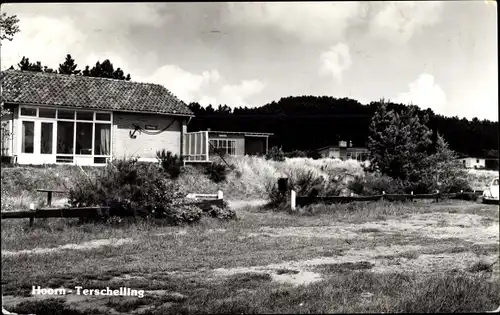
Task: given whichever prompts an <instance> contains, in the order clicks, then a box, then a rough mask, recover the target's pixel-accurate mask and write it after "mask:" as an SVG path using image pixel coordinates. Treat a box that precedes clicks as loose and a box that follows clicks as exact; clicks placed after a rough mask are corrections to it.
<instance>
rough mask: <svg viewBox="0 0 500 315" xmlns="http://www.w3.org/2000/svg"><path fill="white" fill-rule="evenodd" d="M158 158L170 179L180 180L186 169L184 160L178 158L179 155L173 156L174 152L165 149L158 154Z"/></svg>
mask: <svg viewBox="0 0 500 315" xmlns="http://www.w3.org/2000/svg"><path fill="white" fill-rule="evenodd" d="M156 158H157V159H158V162H160V165H161V167H162V169H163V170H164V171H165V172H167V173H168V174H169V175H170V178H173V179H175V178H178V177H179V176H180V175H181V173H182V171H183V167H184V160H183V158H182V157H178V156H177V154H175V155H174V154H172V152H170V151H167V152H165V149H163V150H161V151H157V152H156Z"/></svg>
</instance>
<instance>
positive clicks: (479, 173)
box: [467, 169, 499, 190]
mask: <svg viewBox="0 0 500 315" xmlns="http://www.w3.org/2000/svg"><path fill="white" fill-rule="evenodd" d="M498 174H499V172H498V171H489V170H475V169H470V170H468V171H467V180H468V181H469V184H470V185H471V186H472V188H473V189H476V190H484V189H485V188H486V187H488V185H489V184H490V183H491V181H492V180H493V179H494V178H497V177H498Z"/></svg>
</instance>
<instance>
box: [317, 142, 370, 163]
mask: <svg viewBox="0 0 500 315" xmlns="http://www.w3.org/2000/svg"><path fill="white" fill-rule="evenodd" d="M318 153H319V154H320V155H321V157H323V158H337V159H341V160H347V159H354V160H358V161H366V160H368V159H369V157H370V151H369V150H368V149H367V148H364V147H353V146H352V141H350V142H349V143H347V141H339V143H338V144H337V145H329V146H326V147H323V148H320V149H318Z"/></svg>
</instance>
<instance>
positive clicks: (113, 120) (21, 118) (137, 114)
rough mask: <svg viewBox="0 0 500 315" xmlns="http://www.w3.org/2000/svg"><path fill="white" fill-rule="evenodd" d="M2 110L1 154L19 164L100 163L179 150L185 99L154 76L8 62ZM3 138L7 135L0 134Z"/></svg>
mask: <svg viewBox="0 0 500 315" xmlns="http://www.w3.org/2000/svg"><path fill="white" fill-rule="evenodd" d="M0 80H1V88H2V93H1V100H2V102H3V103H4V107H5V108H8V109H10V111H11V114H10V115H6V116H5V117H2V122H6V123H7V129H8V130H9V132H10V133H11V134H12V136H10V137H9V138H8V139H4V138H3V137H2V155H6V156H11V157H14V158H15V159H16V160H17V163H19V164H53V163H70V164H80V165H99V164H101V165H102V164H105V163H106V162H107V161H108V160H111V159H114V158H128V157H137V158H139V160H144V161H155V160H156V159H155V157H156V151H157V150H161V149H165V150H167V151H171V152H172V153H174V154H178V155H182V154H183V153H184V152H183V150H182V149H183V148H184V147H185V146H184V144H183V141H184V136H183V135H184V134H185V133H186V131H187V123H188V122H189V120H190V118H191V117H193V116H194V114H193V112H192V111H191V110H190V109H189V107H188V106H187V105H186V104H185V103H184V102H182V101H181V100H179V99H178V98H176V97H175V96H174V95H173V94H172V93H170V92H169V91H168V90H167V89H166V88H165V87H163V86H161V85H157V84H149V83H138V82H130V81H123V80H113V79H106V78H94V77H84V76H78V75H64V74H53V73H41V72H28V71H17V70H7V71H2V72H1V74H0ZM3 140H5V141H3Z"/></svg>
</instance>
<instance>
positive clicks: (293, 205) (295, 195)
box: [290, 189, 297, 211]
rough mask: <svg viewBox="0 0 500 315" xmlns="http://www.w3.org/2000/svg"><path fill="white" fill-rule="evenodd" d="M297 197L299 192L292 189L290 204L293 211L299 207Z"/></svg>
mask: <svg viewBox="0 0 500 315" xmlns="http://www.w3.org/2000/svg"><path fill="white" fill-rule="evenodd" d="M296 197H297V193H296V192H295V190H293V189H292V191H291V194H290V204H291V208H292V211H294V210H295V209H296V208H297V206H296Z"/></svg>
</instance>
